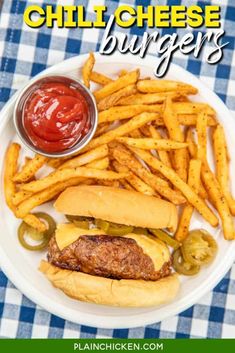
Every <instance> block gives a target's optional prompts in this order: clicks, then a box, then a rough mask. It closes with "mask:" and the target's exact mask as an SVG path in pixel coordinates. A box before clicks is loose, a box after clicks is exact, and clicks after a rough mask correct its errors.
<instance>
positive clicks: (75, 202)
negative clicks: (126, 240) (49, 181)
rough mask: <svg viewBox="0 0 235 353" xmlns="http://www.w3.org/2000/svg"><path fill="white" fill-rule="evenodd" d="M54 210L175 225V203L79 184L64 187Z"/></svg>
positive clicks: (158, 225)
mask: <svg viewBox="0 0 235 353" xmlns="http://www.w3.org/2000/svg"><path fill="white" fill-rule="evenodd" d="M54 207H55V209H56V210H57V211H58V212H61V213H64V214H68V215H78V216H88V217H95V218H100V219H103V220H106V221H110V222H115V223H120V224H125V225H132V226H135V227H143V228H156V229H157V228H171V229H172V230H173V231H174V230H176V227H177V218H178V216H177V211H176V207H175V205H173V204H172V203H170V202H168V201H164V200H161V199H158V198H156V197H153V196H148V195H143V194H141V193H139V192H136V191H131V190H124V189H118V188H113V187H108V186H89V185H81V186H75V187H70V188H68V189H66V190H65V191H64V192H62V194H61V195H60V196H59V197H58V199H57V200H56V202H55V204H54Z"/></svg>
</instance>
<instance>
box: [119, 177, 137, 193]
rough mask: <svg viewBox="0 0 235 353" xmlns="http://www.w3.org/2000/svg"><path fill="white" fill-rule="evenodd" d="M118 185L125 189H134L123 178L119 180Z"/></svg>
mask: <svg viewBox="0 0 235 353" xmlns="http://www.w3.org/2000/svg"><path fill="white" fill-rule="evenodd" d="M120 185H121V186H122V187H123V188H124V189H127V190H135V189H134V188H133V187H132V186H131V185H130V184H129V183H128V182H127V181H126V180H125V179H122V180H120Z"/></svg>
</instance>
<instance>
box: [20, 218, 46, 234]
mask: <svg viewBox="0 0 235 353" xmlns="http://www.w3.org/2000/svg"><path fill="white" fill-rule="evenodd" d="M23 220H24V222H25V223H27V224H28V225H29V226H30V227H32V228H34V229H36V230H37V231H38V232H40V233H43V232H45V231H46V230H47V226H46V224H45V223H44V222H42V221H41V220H40V219H39V218H38V217H37V216H35V215H34V214H30V213H29V214H28V215H27V216H25V217H24V219H23Z"/></svg>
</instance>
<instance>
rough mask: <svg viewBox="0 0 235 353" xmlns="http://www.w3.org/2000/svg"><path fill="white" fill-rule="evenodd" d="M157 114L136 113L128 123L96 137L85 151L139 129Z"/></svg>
mask: <svg viewBox="0 0 235 353" xmlns="http://www.w3.org/2000/svg"><path fill="white" fill-rule="evenodd" d="M156 116H157V114H155V113H142V114H140V115H136V116H135V117H134V118H132V119H131V120H129V121H128V122H127V123H124V124H123V125H121V126H119V127H117V128H116V129H113V130H110V131H108V132H106V133H105V134H104V135H102V136H99V137H96V138H94V139H93V140H92V141H91V142H90V143H89V144H88V145H87V146H86V147H85V148H84V149H83V152H86V151H88V150H91V149H92V148H95V147H97V146H100V145H103V144H106V143H109V142H111V141H113V140H115V139H116V138H117V137H121V136H124V135H128V134H129V132H131V131H133V130H135V129H138V128H139V127H141V126H142V125H144V124H146V123H148V122H149V121H152V120H155V119H156Z"/></svg>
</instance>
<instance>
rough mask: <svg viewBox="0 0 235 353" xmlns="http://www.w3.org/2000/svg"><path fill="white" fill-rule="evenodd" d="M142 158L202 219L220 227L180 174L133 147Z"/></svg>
mask: <svg viewBox="0 0 235 353" xmlns="http://www.w3.org/2000/svg"><path fill="white" fill-rule="evenodd" d="M131 150H132V151H134V152H135V153H136V154H137V155H138V156H139V157H140V158H142V159H143V160H144V161H145V162H146V163H147V164H149V165H150V166H151V167H153V168H154V169H156V170H157V171H159V172H160V173H161V174H163V175H164V176H165V177H166V178H167V179H168V180H169V181H170V182H171V183H172V185H174V186H175V187H176V188H177V189H178V190H180V191H181V192H182V194H183V195H184V196H185V197H186V199H187V200H188V202H189V203H190V204H191V205H193V206H194V207H195V208H196V209H197V211H198V212H199V213H200V214H201V215H202V217H203V218H204V219H205V220H206V221H208V222H209V223H210V224H211V225H212V226H213V227H216V226H217V225H218V219H217V217H216V216H215V214H214V213H213V212H212V210H211V209H210V208H209V207H208V206H207V205H206V203H205V202H204V201H203V200H202V199H201V198H200V197H199V196H198V195H197V194H196V192H195V191H194V190H193V189H192V188H191V187H190V186H189V185H188V184H186V183H185V182H184V181H183V180H182V179H181V178H180V177H179V176H178V174H177V173H176V172H175V171H174V170H173V169H171V168H169V167H167V166H165V165H164V164H163V163H162V162H160V161H159V160H158V159H157V158H156V157H154V156H152V155H151V153H150V152H147V151H144V150H140V149H137V148H133V147H131Z"/></svg>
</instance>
